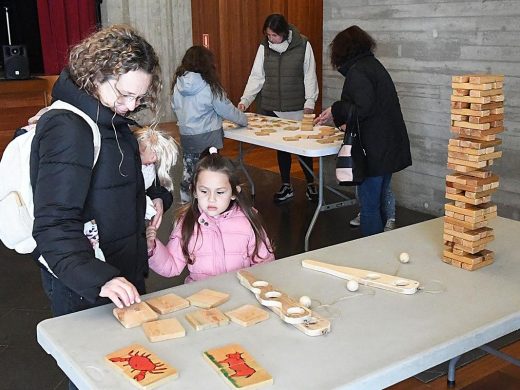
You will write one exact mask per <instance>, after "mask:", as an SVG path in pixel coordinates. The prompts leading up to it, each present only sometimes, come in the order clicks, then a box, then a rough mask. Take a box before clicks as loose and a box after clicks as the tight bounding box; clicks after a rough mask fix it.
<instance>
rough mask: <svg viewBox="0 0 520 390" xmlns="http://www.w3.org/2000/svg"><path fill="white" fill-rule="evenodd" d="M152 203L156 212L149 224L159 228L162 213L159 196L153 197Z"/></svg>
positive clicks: (161, 202) (161, 203) (162, 208)
mask: <svg viewBox="0 0 520 390" xmlns="http://www.w3.org/2000/svg"><path fill="white" fill-rule="evenodd" d="M152 203H153V207H154V209H155V211H156V213H155V215H154V216H153V218H152V221H151V222H150V226H154V227H155V228H156V229H159V226H161V222H162V217H163V214H164V207H163V201H162V199H161V198H155V199H154V200H152Z"/></svg>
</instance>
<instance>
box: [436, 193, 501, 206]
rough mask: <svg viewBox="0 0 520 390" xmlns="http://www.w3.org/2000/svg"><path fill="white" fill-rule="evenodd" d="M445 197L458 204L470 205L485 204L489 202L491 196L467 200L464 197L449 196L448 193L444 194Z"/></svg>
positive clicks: (467, 198) (457, 195)
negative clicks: (458, 202)
mask: <svg viewBox="0 0 520 390" xmlns="http://www.w3.org/2000/svg"><path fill="white" fill-rule="evenodd" d="M445 196H446V199H451V200H458V201H460V202H464V203H469V204H472V205H478V204H483V203H487V202H489V201H490V200H491V196H484V197H480V198H469V197H467V196H464V195H459V194H449V193H446V194H445Z"/></svg>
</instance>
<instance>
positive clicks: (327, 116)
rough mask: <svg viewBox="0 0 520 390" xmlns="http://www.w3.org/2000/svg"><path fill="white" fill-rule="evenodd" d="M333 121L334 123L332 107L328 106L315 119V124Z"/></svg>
mask: <svg viewBox="0 0 520 390" xmlns="http://www.w3.org/2000/svg"><path fill="white" fill-rule="evenodd" d="M331 123H333V118H332V108H331V107H329V108H327V109H326V110H325V111H323V112H322V113H321V114H320V115H319V116H318V117H317V118H316V119H314V124H315V125H323V124H331Z"/></svg>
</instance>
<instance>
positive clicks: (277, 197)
mask: <svg viewBox="0 0 520 390" xmlns="http://www.w3.org/2000/svg"><path fill="white" fill-rule="evenodd" d="M293 196H294V190H293V188H292V185H290V184H286V183H284V184H282V186H281V187H280V190H279V191H278V192H276V193H275V194H274V195H273V201H274V202H275V203H280V202H283V201H285V200H288V199H291V198H292V197H293Z"/></svg>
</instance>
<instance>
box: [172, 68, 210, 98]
mask: <svg viewBox="0 0 520 390" xmlns="http://www.w3.org/2000/svg"><path fill="white" fill-rule="evenodd" d="M206 85H208V83H206V81H204V79H203V78H202V76H201V75H200V73H196V72H186V73H184V75H182V76H181V77H179V78H178V79H177V82H176V83H175V87H176V88H177V89H178V91H179V93H180V94H181V95H183V96H193V95H196V94H198V93H199V92H200V91H202V89H203V88H204V87H205V86H206Z"/></svg>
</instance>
